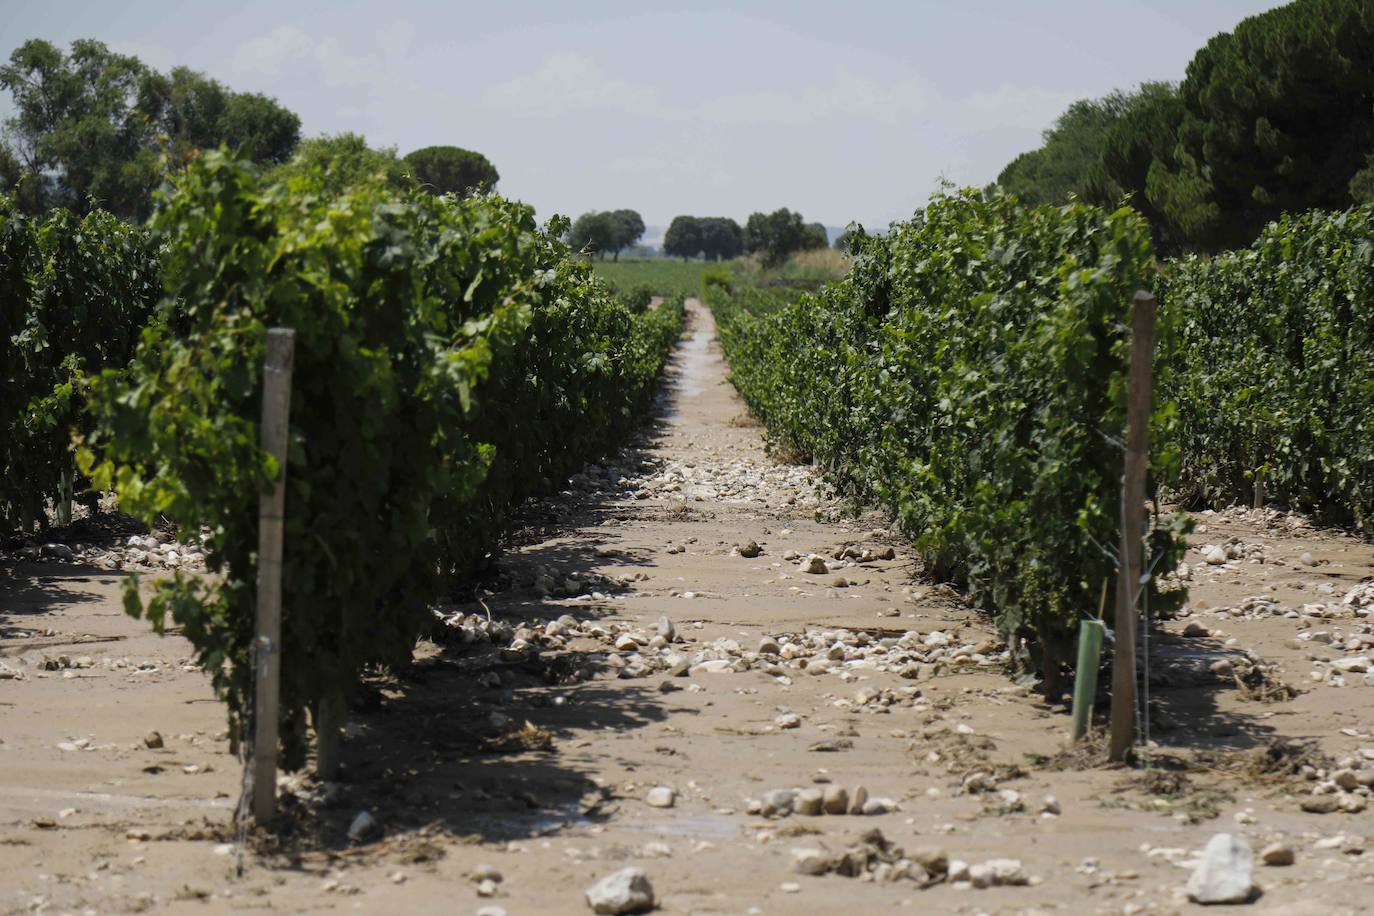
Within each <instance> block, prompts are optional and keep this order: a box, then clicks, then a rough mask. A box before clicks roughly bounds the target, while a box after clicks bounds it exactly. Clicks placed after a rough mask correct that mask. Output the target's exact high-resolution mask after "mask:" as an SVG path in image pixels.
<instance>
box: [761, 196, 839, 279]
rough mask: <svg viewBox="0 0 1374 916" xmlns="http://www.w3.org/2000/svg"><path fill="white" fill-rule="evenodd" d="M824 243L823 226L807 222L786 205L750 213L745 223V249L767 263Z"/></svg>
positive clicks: (775, 261)
mask: <svg viewBox="0 0 1374 916" xmlns="http://www.w3.org/2000/svg"><path fill="white" fill-rule="evenodd" d="M817 228H819V230H820V231H819V233H818V232H817ZM827 244H828V240H827V238H826V233H825V227H824V226H822V225H821V224H820V223H811V224H810V225H808V224H807V223H806V222H805V220H803V219H802V215H801V214H800V213H794V212H792V211H791V210H788V209H787V208H786V207H783V208H781V209H778V210H774V211H773V212H772V213H752V214H750V215H749V220H748V222H746V223H745V225H744V250H745V251H747V252H749V253H750V254H756V255H758V256H759V258H760V259H761V260H762V261H763V263H764V265H765V266H768V267H776V266H778V265H779V264H781V263H782V262H783V261H786V260H787V259H788V258H789V257H791V256H792V255H794V254H796V253H797V252H798V251H805V250H806V249H808V248H824V247H825V246H826V245H827Z"/></svg>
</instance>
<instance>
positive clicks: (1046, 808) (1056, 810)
mask: <svg viewBox="0 0 1374 916" xmlns="http://www.w3.org/2000/svg"><path fill="white" fill-rule="evenodd" d="M1040 813H1041V814H1050V815H1053V816H1055V817H1058V816H1059V815H1060V814H1062V813H1063V809H1062V808H1061V807H1060V805H1059V799H1057V798H1055V797H1054V796H1053V795H1046V796H1045V800H1044V801H1042V802H1041V803H1040Z"/></svg>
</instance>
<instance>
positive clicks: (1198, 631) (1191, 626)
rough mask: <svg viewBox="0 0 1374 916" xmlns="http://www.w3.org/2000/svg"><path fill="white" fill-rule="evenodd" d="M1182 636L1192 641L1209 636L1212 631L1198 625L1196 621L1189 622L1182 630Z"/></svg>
mask: <svg viewBox="0 0 1374 916" xmlns="http://www.w3.org/2000/svg"><path fill="white" fill-rule="evenodd" d="M1183 635H1184V636H1186V637H1188V638H1190V639H1194V638H1199V637H1207V636H1211V635H1212V631H1211V630H1209V629H1207V628H1206V627H1204V626H1203V625H1202V624H1200V623H1198V622H1197V621H1196V620H1192V621H1189V622H1188V625H1187V626H1186V627H1184V628H1183Z"/></svg>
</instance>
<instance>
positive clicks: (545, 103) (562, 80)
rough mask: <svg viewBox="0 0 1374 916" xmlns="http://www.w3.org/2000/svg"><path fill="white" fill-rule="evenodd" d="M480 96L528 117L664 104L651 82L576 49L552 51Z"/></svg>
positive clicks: (647, 108)
mask: <svg viewBox="0 0 1374 916" xmlns="http://www.w3.org/2000/svg"><path fill="white" fill-rule="evenodd" d="M482 98H483V101H484V102H485V103H486V104H487V105H488V106H489V107H491V108H493V109H495V110H498V111H500V112H501V113H503V114H507V115H515V116H518V117H530V118H549V117H557V116H559V115H567V114H574V113H579V112H586V111H593V110H615V111H622V112H623V111H635V112H636V113H640V114H643V113H649V112H653V111H655V110H657V109H660V108H661V104H660V102H661V100H660V98H659V94H658V92H657V90H656V89H654V88H653V87H652V86H648V85H646V84H644V83H639V82H631V81H629V80H624V79H620V78H619V77H616V76H614V75H612V74H610V73H608V72H607V71H606V70H605V69H604V68H603V67H602V66H601V65H600V64H599V63H598V62H597V61H596V60H594V59H593V58H591V57H588V56H587V55H585V54H580V53H578V52H575V51H560V52H557V53H554V54H551V55H549V56H548V57H546V58H544V60H543V61H541V62H540V63H539V65H538V66H536V67H535V68H534V69H533V70H530V71H529V72H527V73H524V74H521V75H520V76H517V77H515V78H513V79H510V80H506V81H505V82H502V83H497V84H495V85H493V86H491V87H489V88H488V89H487V90H486V91H485V92H484V93H483V95H482Z"/></svg>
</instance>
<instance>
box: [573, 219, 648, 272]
mask: <svg viewBox="0 0 1374 916" xmlns="http://www.w3.org/2000/svg"><path fill="white" fill-rule="evenodd" d="M643 235H644V220H643V219H642V218H640V215H639V214H638V213H637V212H635V211H634V210H604V211H599V210H593V211H592V212H590V213H583V214H582V215H581V216H579V217H578V218H577V219H576V221H574V222H573V224H572V230H571V232H570V233H569V235H568V244H569V245H570V246H571V247H572V248H573V250H574V251H585V252H588V253H590V254H594V255H596V256H597V257H599V258H604V257H605V256H606V254H607V253H610V254H611V255H612V257H613V260H617V261H618V260H620V252H621V251H622V250H624V249H626V248H629V247H630V246H631V245H633V244H634V243H635V242H637V241H639V239H640V238H641V237H642V236H643Z"/></svg>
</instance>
